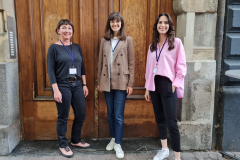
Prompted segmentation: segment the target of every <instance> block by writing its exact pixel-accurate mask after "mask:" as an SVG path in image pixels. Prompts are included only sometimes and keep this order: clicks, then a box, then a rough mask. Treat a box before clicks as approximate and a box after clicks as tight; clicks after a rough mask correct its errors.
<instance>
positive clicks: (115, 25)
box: [110, 19, 121, 33]
mask: <svg viewBox="0 0 240 160" xmlns="http://www.w3.org/2000/svg"><path fill="white" fill-rule="evenodd" d="M110 27H111V29H112V31H113V32H114V33H118V31H120V29H121V20H118V19H114V20H111V21H110Z"/></svg>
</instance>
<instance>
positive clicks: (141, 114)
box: [15, 0, 176, 140]
mask: <svg viewBox="0 0 240 160" xmlns="http://www.w3.org/2000/svg"><path fill="white" fill-rule="evenodd" d="M15 7H16V18H17V27H18V48H19V51H18V53H19V85H20V106H21V120H22V132H23V139H24V140H55V139H57V134H56V120H57V109H56V104H55V102H54V100H53V97H52V89H51V85H50V82H49V80H48V74H47V64H46V62H47V51H48V48H49V46H50V45H51V44H52V43H55V42H56V41H58V40H59V39H60V36H58V35H57V34H56V33H55V29H56V26H57V23H58V21H59V20H60V19H63V18H67V19H70V20H72V22H73V25H74V29H75V32H74V35H73V43H77V44H79V45H80V46H81V48H82V51H83V59H84V64H85V69H86V76H87V84H88V89H89V95H88V96H87V98H86V105H87V116H86V119H85V121H84V125H83V130H82V137H85V138H86V137H96V138H97V137H109V136H110V133H109V128H108V122H107V108H106V103H105V98H104V95H103V94H102V93H99V92H98V91H97V89H96V87H97V86H96V85H97V83H96V80H97V61H98V52H99V46H100V41H101V38H102V37H103V35H104V31H105V27H106V22H107V19H108V15H109V14H110V13H111V12H113V11H119V12H121V13H122V15H123V17H124V20H125V26H126V33H127V35H129V36H131V37H133V44H134V51H135V53H134V54H135V62H136V63H135V82H134V92H133V96H130V97H128V99H127V101H126V106H125V122H124V123H125V128H124V137H153V136H158V133H157V126H156V123H155V119H154V113H153V109H152V105H151V103H150V102H146V101H145V100H144V99H143V95H144V93H145V89H144V83H145V77H144V75H145V65H146V56H147V50H148V47H149V44H150V43H151V38H152V35H151V34H152V26H153V24H154V22H155V19H156V16H157V15H158V14H159V13H161V12H168V13H170V15H171V16H172V19H173V21H174V24H176V17H175V16H174V14H173V11H172V1H168V0H139V1H136V0H100V1H99V0H88V1H86V0H15ZM73 119H74V113H73V110H72V109H71V110H70V114H69V123H68V131H67V137H68V138H70V135H71V125H72V122H73ZM133 130H134V132H133Z"/></svg>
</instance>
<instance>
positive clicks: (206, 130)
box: [178, 121, 212, 150]
mask: <svg viewBox="0 0 240 160" xmlns="http://www.w3.org/2000/svg"><path fill="white" fill-rule="evenodd" d="M178 126H179V131H180V136H181V150H207V149H211V145H212V125H211V123H208V122H204V121H202V122H190V121H183V122H178Z"/></svg>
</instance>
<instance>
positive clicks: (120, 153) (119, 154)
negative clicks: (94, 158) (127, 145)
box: [114, 144, 124, 158]
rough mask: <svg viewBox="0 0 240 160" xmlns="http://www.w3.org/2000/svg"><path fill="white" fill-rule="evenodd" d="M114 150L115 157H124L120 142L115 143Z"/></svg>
mask: <svg viewBox="0 0 240 160" xmlns="http://www.w3.org/2000/svg"><path fill="white" fill-rule="evenodd" d="M114 150H115V151H116V157H117V158H123V157H124V152H123V150H122V147H121V145H120V144H115V146H114Z"/></svg>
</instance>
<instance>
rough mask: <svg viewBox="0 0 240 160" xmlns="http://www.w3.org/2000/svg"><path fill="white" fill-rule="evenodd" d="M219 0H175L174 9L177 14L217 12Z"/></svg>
mask: <svg viewBox="0 0 240 160" xmlns="http://www.w3.org/2000/svg"><path fill="white" fill-rule="evenodd" d="M217 6H218V0H173V11H174V13H175V14H176V15H180V14H182V13H185V12H197V13H206V12H208V13H215V12H217Z"/></svg>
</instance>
